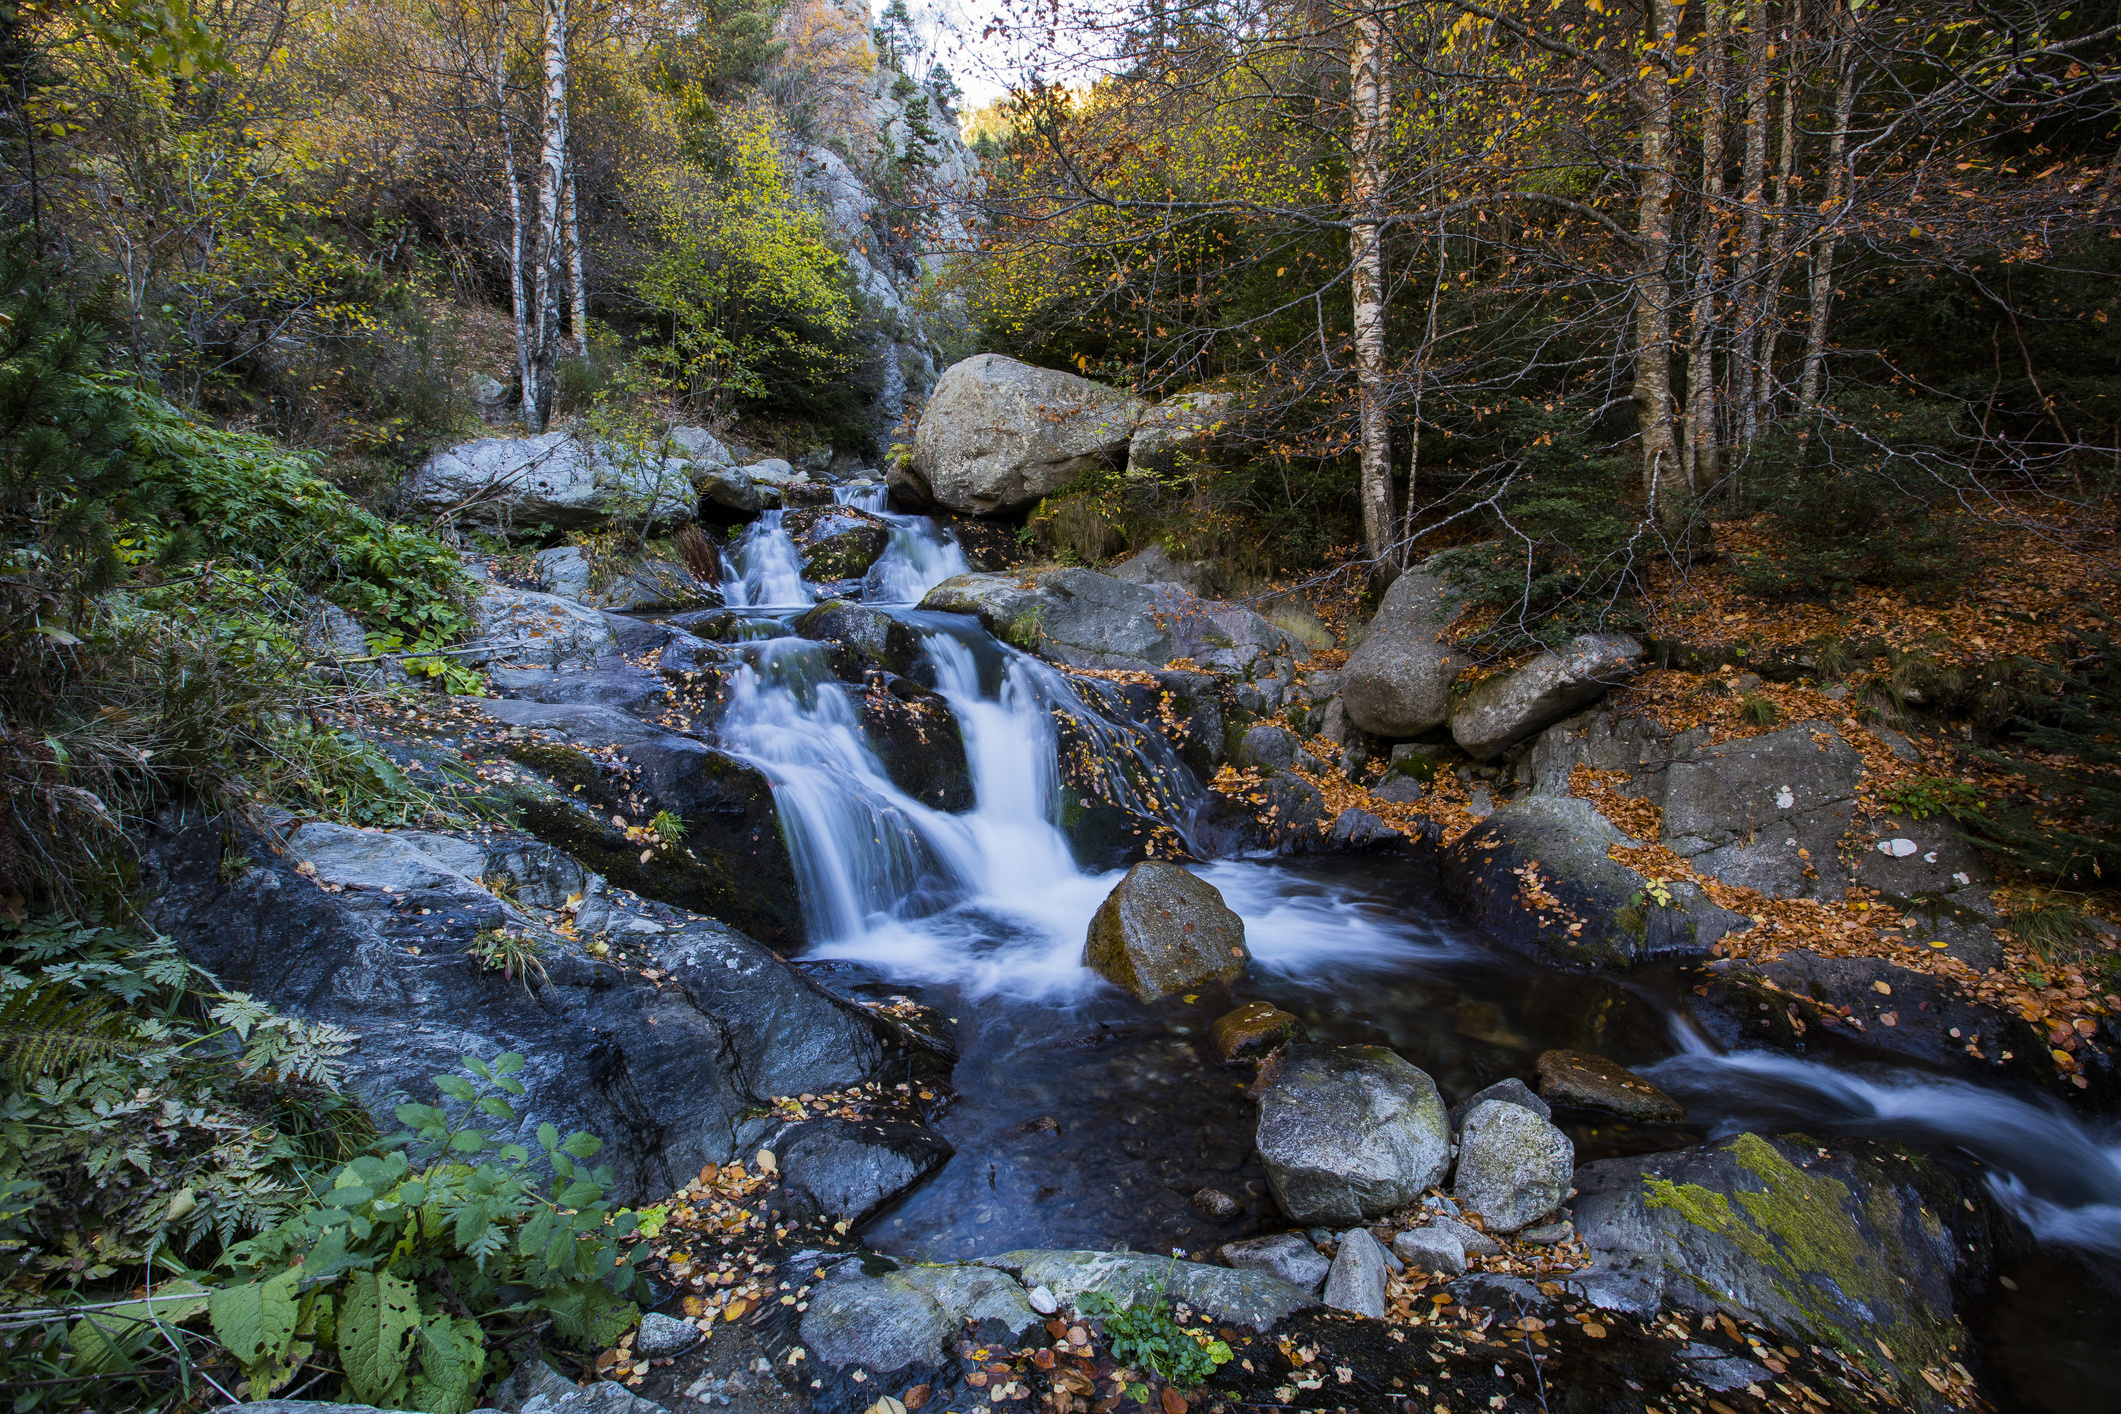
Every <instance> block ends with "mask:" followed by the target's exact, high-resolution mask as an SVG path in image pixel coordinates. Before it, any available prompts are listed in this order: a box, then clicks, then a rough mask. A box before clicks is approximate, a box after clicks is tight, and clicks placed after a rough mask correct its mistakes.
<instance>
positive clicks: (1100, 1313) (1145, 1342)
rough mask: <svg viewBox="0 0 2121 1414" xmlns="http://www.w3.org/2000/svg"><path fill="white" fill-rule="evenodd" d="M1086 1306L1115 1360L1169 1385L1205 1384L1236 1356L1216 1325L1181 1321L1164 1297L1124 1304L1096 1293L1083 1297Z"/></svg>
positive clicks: (1083, 1306) (1186, 1387) (1190, 1386)
mask: <svg viewBox="0 0 2121 1414" xmlns="http://www.w3.org/2000/svg"><path fill="white" fill-rule="evenodd" d="M1082 1308H1083V1313H1084V1314H1085V1315H1088V1316H1094V1317H1096V1318H1097V1319H1098V1321H1099V1323H1100V1325H1101V1326H1102V1327H1103V1330H1104V1336H1105V1341H1106V1343H1107V1344H1108V1345H1109V1346H1110V1347H1111V1349H1112V1358H1113V1359H1114V1360H1116V1361H1118V1362H1119V1363H1120V1364H1122V1365H1129V1366H1133V1367H1134V1368H1136V1369H1139V1370H1142V1371H1144V1372H1145V1373H1147V1374H1148V1375H1150V1376H1151V1377H1152V1378H1155V1379H1159V1380H1163V1381H1165V1382H1166V1383H1168V1384H1173V1385H1177V1386H1180V1387H1181V1388H1185V1389H1191V1388H1193V1387H1194V1386H1196V1385H1202V1384H1205V1383H1207V1381H1208V1380H1209V1379H1210V1378H1211V1377H1212V1376H1213V1375H1214V1374H1215V1372H1216V1370H1217V1369H1219V1368H1220V1367H1221V1366H1223V1365H1226V1364H1228V1363H1229V1362H1230V1360H1231V1358H1232V1357H1231V1350H1230V1347H1229V1346H1228V1345H1227V1344H1226V1343H1224V1342H1223V1341H1220V1340H1218V1339H1216V1338H1215V1332H1214V1331H1213V1330H1212V1329H1210V1328H1208V1327H1207V1326H1205V1325H1203V1326H1201V1327H1199V1328H1197V1329H1196V1328H1189V1327H1187V1326H1182V1325H1180V1324H1179V1323H1178V1322H1177V1321H1175V1320H1173V1319H1172V1317H1171V1308H1170V1306H1169V1305H1168V1304H1167V1303H1166V1302H1165V1301H1163V1300H1162V1299H1161V1298H1160V1297H1159V1298H1158V1299H1157V1300H1154V1301H1146V1302H1144V1301H1137V1302H1135V1303H1134V1304H1133V1305H1130V1306H1120V1305H1118V1304H1117V1303H1115V1302H1114V1301H1113V1300H1112V1299H1111V1298H1110V1297H1108V1296H1105V1295H1103V1294H1102V1293H1099V1292H1091V1293H1089V1294H1087V1295H1086V1296H1084V1297H1083V1298H1082Z"/></svg>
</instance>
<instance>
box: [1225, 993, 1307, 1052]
mask: <svg viewBox="0 0 2121 1414" xmlns="http://www.w3.org/2000/svg"><path fill="white" fill-rule="evenodd" d="M1303 1039H1304V1024H1303V1023H1302V1022H1301V1021H1298V1020H1297V1019H1296V1018H1295V1017H1294V1016H1291V1015H1290V1014H1289V1013H1288V1012H1285V1011H1283V1010H1282V1009H1281V1008H1279V1007H1276V1006H1270V1005H1269V1004H1267V1003H1266V1002H1246V1003H1245V1004H1244V1005H1243V1006H1241V1007H1239V1008H1237V1009H1236V1010H1235V1011H1226V1012H1224V1013H1223V1014H1222V1015H1221V1016H1218V1017H1216V1018H1215V1020H1214V1022H1213V1023H1211V1024H1210V1025H1209V1027H1208V1048H1209V1049H1210V1050H1212V1051H1213V1052H1214V1053H1215V1059H1216V1060H1218V1061H1220V1062H1222V1063H1223V1064H1224V1065H1238V1064H1240V1063H1242V1062H1244V1061H1255V1060H1258V1059H1259V1058H1260V1057H1261V1056H1263V1055H1265V1054H1266V1053H1267V1052H1269V1051H1271V1050H1273V1049H1274V1048H1275V1047H1276V1046H1279V1045H1280V1044H1281V1043H1282V1042H1284V1041H1301V1040H1303Z"/></svg>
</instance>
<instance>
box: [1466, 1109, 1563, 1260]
mask: <svg viewBox="0 0 2121 1414" xmlns="http://www.w3.org/2000/svg"><path fill="white" fill-rule="evenodd" d="M1575 1170H1576V1146H1575V1144H1573V1143H1572V1142H1570V1139H1569V1136H1568V1135H1566V1134H1564V1133H1562V1132H1561V1131H1560V1130H1559V1129H1556V1128H1555V1127H1554V1126H1553V1125H1552V1124H1550V1123H1548V1122H1547V1121H1546V1120H1544V1119H1541V1118H1540V1117H1539V1116H1538V1115H1537V1114H1535V1113H1534V1112H1533V1111H1531V1110H1528V1109H1526V1108H1525V1107H1524V1106H1523V1105H1519V1104H1513V1103H1511V1102H1509V1101H1507V1100H1483V1101H1481V1102H1480V1103H1479V1104H1477V1105H1475V1106H1473V1108H1472V1109H1470V1110H1468V1111H1466V1122H1465V1128H1464V1129H1463V1130H1462V1131H1461V1132H1460V1134H1459V1137H1458V1182H1457V1187H1456V1191H1457V1195H1458V1202H1459V1204H1460V1206H1462V1207H1465V1208H1470V1209H1471V1210H1472V1211H1474V1212H1476V1213H1478V1214H1480V1215H1481V1217H1482V1218H1484V1219H1486V1220H1487V1225H1488V1231H1490V1232H1515V1231H1517V1230H1518V1229H1519V1228H1521V1227H1525V1226H1527V1225H1529V1224H1531V1223H1533V1222H1536V1221H1538V1220H1539V1219H1540V1218H1543V1217H1545V1216H1546V1215H1547V1214H1548V1213H1551V1212H1553V1211H1554V1210H1555V1209H1556V1208H1558V1207H1560V1206H1561V1202H1562V1200H1563V1199H1564V1198H1567V1197H1568V1196H1569V1175H1570V1174H1572V1173H1574V1172H1575Z"/></svg>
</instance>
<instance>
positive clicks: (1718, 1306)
mask: <svg viewBox="0 0 2121 1414" xmlns="http://www.w3.org/2000/svg"><path fill="white" fill-rule="evenodd" d="M1576 1189H1577V1195H1578V1196H1577V1198H1576V1201H1575V1205H1574V1217H1575V1222H1576V1227H1577V1230H1578V1232H1579V1233H1580V1234H1581V1235H1582V1237H1583V1239H1584V1241H1585V1242H1586V1243H1587V1244H1588V1245H1589V1246H1590V1247H1591V1248H1592V1249H1593V1251H1594V1252H1595V1253H1597V1254H1598V1256H1599V1266H1600V1267H1601V1268H1613V1267H1618V1266H1622V1265H1629V1266H1632V1267H1634V1268H1636V1269H1637V1270H1640V1271H1644V1272H1647V1273H1648V1274H1649V1275H1650V1277H1651V1278H1652V1279H1653V1280H1656V1281H1661V1283H1662V1293H1663V1296H1662V1299H1663V1301H1664V1303H1665V1304H1667V1305H1673V1306H1678V1307H1681V1308H1684V1309H1690V1310H1694V1311H1700V1312H1712V1311H1721V1312H1724V1313H1726V1314H1728V1315H1730V1316H1731V1317H1733V1318H1735V1319H1738V1320H1744V1321H1754V1322H1758V1323H1760V1324H1762V1325H1766V1326H1770V1327H1772V1328H1774V1329H1775V1330H1777V1331H1780V1332H1782V1333H1784V1334H1785V1335H1787V1336H1788V1337H1790V1338H1791V1339H1792V1340H1795V1341H1797V1342H1799V1343H1806V1342H1815V1343H1818V1344H1822V1345H1830V1346H1832V1347H1834V1348H1835V1349H1837V1350H1839V1351H1840V1352H1841V1353H1842V1354H1843V1355H1845V1356H1847V1357H1849V1358H1850V1359H1853V1360H1856V1361H1857V1362H1859V1363H1861V1364H1863V1365H1865V1366H1866V1367H1868V1368H1869V1369H1870V1370H1872V1371H1873V1372H1874V1373H1876V1374H1879V1375H1881V1376H1884V1377H1886V1378H1889V1379H1891V1380H1893V1381H1894V1382H1897V1383H1898V1384H1900V1385H1901V1386H1902V1387H1903V1388H1904V1389H1906V1390H1907V1391H1908V1392H1909V1393H1910V1394H1912V1395H1913V1396H1915V1397H1916V1399H1917V1400H1918V1401H1919V1402H1921V1403H1929V1402H1931V1390H1932V1388H1933V1386H1932V1385H1931V1383H1930V1382H1929V1381H1928V1380H1925V1379H1924V1378H1923V1376H1924V1372H1925V1371H1928V1372H1931V1373H1932V1375H1933V1376H1934V1377H1935V1378H1936V1379H1937V1380H1938V1383H1937V1384H1936V1385H1935V1386H1934V1388H1942V1387H1943V1381H1944V1379H1945V1377H1946V1376H1948V1374H1949V1370H1948V1366H1949V1363H1950V1362H1951V1361H1953V1360H1963V1359H1964V1358H1965V1351H1966V1350H1967V1348H1968V1341H1967V1334H1966V1331H1965V1329H1964V1327H1963V1326H1962V1325H1961V1324H1960V1322H1959V1318H1958V1315H1957V1308H1956V1304H1955V1290H1956V1288H1957V1287H1958V1286H1959V1285H1960V1284H1961V1283H1963V1282H1965V1281H1968V1280H1969V1279H1972V1278H1978V1277H1981V1276H1983V1275H1985V1269H1986V1264H1987V1261H1988V1252H1989V1243H1990V1237H1989V1232H1988V1227H1987V1218H1986V1214H1987V1211H1988V1210H1987V1208H1986V1206H1985V1205H1981V1204H1977V1203H1976V1202H1975V1201H1974V1193H1973V1189H1972V1188H1971V1186H1970V1185H1969V1184H1968V1183H1967V1182H1965V1181H1964V1180H1962V1179H1960V1178H1959V1177H1958V1176H1957V1175H1956V1174H1954V1173H1953V1172H1952V1171H1951V1170H1949V1169H1947V1168H1945V1167H1944V1166H1943V1165H1941V1164H1938V1163H1936V1162H1934V1161H1932V1160H1930V1159H1927V1158H1924V1157H1921V1156H1919V1155H1915V1154H1911V1153H1907V1152H1902V1151H1900V1150H1897V1149H1894V1148H1892V1147H1890V1146H1886V1145H1878V1144H1859V1145H1853V1146H1850V1145H1839V1146H1836V1147H1833V1148H1823V1147H1821V1146H1820V1145H1819V1144H1818V1143H1817V1142H1815V1141H1814V1140H1811V1139H1809V1138H1806V1137H1804V1136H1801V1135H1785V1136H1776V1137H1773V1138H1765V1137H1762V1136H1760V1135H1757V1134H1740V1135H1738V1136H1737V1137H1736V1138H1733V1139H1728V1140H1724V1141H1722V1142H1720V1143H1716V1144H1708V1145H1703V1146H1701V1147H1699V1148H1693V1149H1683V1150H1679V1151H1677V1152H1674V1153H1664V1154H1650V1155H1645V1156H1642V1157H1637V1158H1625V1159H1606V1160H1603V1161H1601V1162H1599V1163H1595V1164H1590V1165H1587V1166H1585V1167H1584V1168H1581V1169H1578V1170H1577V1171H1576Z"/></svg>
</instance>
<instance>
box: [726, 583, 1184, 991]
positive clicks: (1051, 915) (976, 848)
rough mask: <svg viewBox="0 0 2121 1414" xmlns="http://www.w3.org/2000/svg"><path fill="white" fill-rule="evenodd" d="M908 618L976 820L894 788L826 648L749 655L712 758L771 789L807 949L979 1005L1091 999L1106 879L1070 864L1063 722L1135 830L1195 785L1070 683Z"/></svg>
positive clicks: (781, 642) (754, 646)
mask: <svg viewBox="0 0 2121 1414" xmlns="http://www.w3.org/2000/svg"><path fill="white" fill-rule="evenodd" d="M907 617H908V621H909V622H910V623H911V624H912V625H913V626H914V627H915V628H916V630H917V631H918V632H920V633H921V634H922V637H923V642H924V648H925V655H926V658H927V662H928V665H929V666H930V667H931V668H932V669H933V671H934V675H935V681H936V684H937V689H938V691H939V692H940V693H941V694H942V696H943V697H944V699H945V700H946V701H948V702H949V704H950V707H951V710H952V712H953V713H954V714H955V716H956V718H957V723H958V727H959V732H960V735H961V737H962V739H963V742H964V747H965V755H966V761H967V764H968V766H969V767H970V773H971V778H972V787H973V799H974V804H973V806H972V808H971V809H970V810H968V811H965V812H964V813H962V814H953V813H951V812H948V811H944V810H938V809H935V808H934V807H932V806H929V805H926V804H924V803H922V802H921V801H919V800H916V799H914V798H912V797H911V796H909V795H907V794H906V793H905V792H904V791H902V790H900V789H899V788H898V787H897V786H895V785H894V784H892V782H891V780H890V778H889V776H888V775H887V774H886V772H885V770H884V768H883V766H882V764H881V762H880V761H879V760H878V759H877V756H876V753H875V752H874V750H872V749H871V747H870V745H869V743H868V742H867V741H866V740H865V739H864V738H863V735H862V732H861V725H860V720H859V717H858V715H857V713H856V711H855V708H854V704H853V701H852V699H851V698H850V695H849V692H850V690H849V689H848V688H847V687H846V686H845V685H844V684H841V683H840V682H838V681H836V680H835V679H833V678H832V676H831V673H830V669H829V667H828V665H827V662H826V650H825V649H824V647H823V646H822V645H820V644H815V643H810V642H806V641H804V640H800V639H794V638H778V639H769V640H765V641H763V642H755V643H748V644H745V645H743V647H744V662H743V665H742V666H741V667H740V668H739V669H738V670H737V672H736V674H735V678H734V682H733V684H732V691H731V696H730V702H729V706H728V708H727V710H726V711H725V712H724V714H723V716H722V720H721V727H720V741H721V744H722V745H723V746H724V747H725V748H726V749H728V750H729V751H731V752H733V753H735V754H737V755H739V756H742V757H743V758H745V759H746V760H748V761H750V762H752V763H753V764H755V765H756V766H757V767H758V768H759V769H760V770H761V771H762V772H764V773H765V775H766V777H767V779H768V781H770V782H771V784H772V786H773V794H774V807H775V810H776V811H777V812H778V814H779V816H780V820H781V829H782V832H783V835H784V837H785V839H786V841H787V844H788V850H789V855H790V858H791V860H792V862H793V864H794V867H795V872H796V878H797V882H798V885H799V886H800V888H801V891H802V902H803V909H804V919H805V923H806V925H807V928H808V931H809V933H810V937H811V941H812V944H813V948H812V951H813V953H814V954H815V955H819V956H826V957H841V958H850V959H859V960H863V961H868V962H871V963H874V964H876V965H878V966H881V967H884V968H886V969H887V970H892V971H904V972H912V973H917V974H920V975H926V976H935V977H949V978H953V979H956V980H959V981H961V982H964V983H966V984H967V985H968V986H970V987H971V988H972V989H973V990H975V991H981V992H987V991H1011V992H1016V993H1019V994H1046V993H1054V992H1070V991H1078V990H1080V989H1082V988H1084V987H1087V986H1089V985H1091V984H1092V982H1093V980H1094V979H1092V977H1091V976H1090V974H1089V973H1087V972H1086V971H1085V970H1084V969H1083V968H1082V967H1081V966H1080V962H1079V959H1080V956H1081V953H1082V946H1083V935H1084V932H1085V930H1086V929H1087V927H1088V925H1089V920H1090V915H1091V914H1092V913H1094V912H1095V911H1096V909H1097V905H1098V904H1099V903H1100V902H1102V901H1103V899H1104V896H1105V894H1106V893H1108V892H1109V891H1110V890H1111V887H1112V884H1113V882H1114V878H1115V877H1116V876H1113V875H1102V874H1097V873H1092V872H1088V871H1085V870H1084V869H1082V868H1081V867H1080V866H1078V864H1077V863H1076V860H1075V857H1074V854H1073V852H1072V850H1071V849H1070V847H1069V844H1068V839H1067V836H1066V835H1065V834H1064V833H1063V832H1062V830H1061V828H1060V823H1059V822H1060V819H1061V815H1062V809H1061V797H1060V789H1061V779H1060V772H1059V768H1058V763H1057V758H1058V752H1059V735H1060V728H1059V725H1058V720H1057V719H1058V718H1059V717H1063V716H1065V717H1067V718H1068V719H1070V720H1071V721H1072V722H1073V724H1074V728H1075V730H1077V731H1078V732H1080V733H1082V735H1083V737H1084V739H1085V740H1086V741H1088V742H1090V743H1093V744H1094V747H1095V750H1096V751H1097V752H1098V753H1099V755H1100V757H1101V758H1104V760H1105V764H1106V767H1107V769H1108V770H1109V771H1110V772H1111V773H1112V779H1111V781H1110V782H1108V784H1107V790H1108V792H1109V793H1110V795H1111V797H1112V798H1113V799H1115V800H1117V801H1119V802H1121V803H1122V805H1123V807H1124V808H1128V809H1131V810H1132V811H1133V812H1134V813H1136V814H1138V815H1140V816H1142V817H1144V818H1149V819H1159V820H1163V821H1165V822H1166V823H1172V824H1174V825H1175V824H1176V823H1178V821H1179V820H1180V819H1181V815H1180V812H1181V811H1182V810H1183V808H1184V807H1186V806H1188V805H1190V804H1191V803H1192V801H1193V799H1194V797H1195V796H1196V795H1197V794H1198V793H1199V786H1198V785H1197V784H1196V783H1195V782H1193V780H1192V778H1191V777H1190V775H1188V773H1187V772H1186V770H1185V768H1184V767H1183V766H1182V765H1180V764H1179V762H1178V761H1177V759H1176V758H1175V757H1174V756H1173V755H1172V754H1171V752H1170V750H1169V748H1168V747H1166V746H1165V745H1164V743H1163V742H1162V741H1161V739H1159V738H1156V737H1154V736H1152V735H1149V734H1147V733H1144V732H1141V731H1139V730H1138V729H1131V728H1127V727H1124V726H1121V725H1119V724H1116V723H1114V722H1111V721H1108V720H1106V719H1105V717H1104V716H1103V715H1102V714H1100V713H1098V712H1097V711H1095V710H1094V709H1093V708H1091V707H1090V706H1089V705H1088V704H1087V703H1086V702H1085V701H1084V700H1083V698H1082V696H1081V695H1080V694H1079V693H1078V692H1077V691H1076V689H1075V686H1074V684H1073V683H1072V682H1071V681H1070V679H1069V678H1068V677H1067V675H1066V674H1064V673H1061V672H1059V671H1058V670H1056V669H1054V668H1052V667H1050V666H1048V665H1047V664H1044V663H1041V662H1039V661H1038V660H1037V659H1035V658H1032V657H1030V656H1029V655H1027V654H1024V653H1020V652H1018V651H1016V650H1015V649H1013V648H1009V647H1007V646H1005V645H1003V644H1000V643H997V642H996V641H995V640H993V639H991V638H989V637H987V636H986V635H985V634H982V633H980V632H979V631H978V630H977V629H973V628H969V627H968V626H967V625H965V624H963V623H962V622H961V621H958V620H954V619H951V618H950V617H949V616H946V615H934V614H922V615H909V616H907ZM1121 762H1125V763H1127V764H1129V765H1131V767H1132V769H1131V770H1129V769H1122V767H1121V765H1120V764H1118V763H1121Z"/></svg>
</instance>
